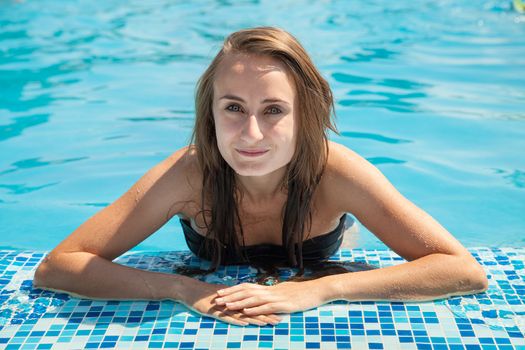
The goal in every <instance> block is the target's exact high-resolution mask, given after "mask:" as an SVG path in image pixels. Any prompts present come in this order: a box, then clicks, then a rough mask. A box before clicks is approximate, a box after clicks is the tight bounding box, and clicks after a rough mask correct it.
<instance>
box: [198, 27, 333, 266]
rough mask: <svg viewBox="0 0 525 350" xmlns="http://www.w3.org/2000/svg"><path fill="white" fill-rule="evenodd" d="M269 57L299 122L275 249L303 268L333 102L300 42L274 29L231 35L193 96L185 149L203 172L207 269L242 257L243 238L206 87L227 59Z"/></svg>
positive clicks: (232, 180)
mask: <svg viewBox="0 0 525 350" xmlns="http://www.w3.org/2000/svg"><path fill="white" fill-rule="evenodd" d="M230 54H254V55H262V56H270V57H272V58H274V59H277V60H279V61H280V62H282V63H284V65H285V67H286V68H287V71H288V72H287V73H288V74H289V75H290V76H291V77H292V78H293V81H294V83H295V88H296V101H298V102H297V106H295V107H294V109H295V111H296V113H297V114H296V115H297V117H298V118H297V119H298V129H297V130H298V133H297V143H296V146H295V153H294V155H293V157H292V160H291V161H290V163H289V164H288V166H287V172H286V175H285V176H284V178H283V184H282V188H283V190H286V191H287V201H286V205H285V206H284V208H283V212H282V220H283V221H282V222H283V225H282V242H283V246H284V248H285V250H286V251H287V257H288V261H289V264H290V265H291V266H294V267H299V268H301V269H302V268H303V257H302V242H303V237H304V232H305V228H306V227H308V228H307V230H308V231H310V229H311V223H312V216H311V204H312V196H313V194H314V191H315V189H316V187H317V185H318V183H319V181H320V178H321V175H322V173H323V170H324V166H325V164H326V159H327V157H328V138H327V131H328V129H331V130H333V131H334V132H337V130H336V128H335V124H334V123H333V118H335V109H334V100H333V96H332V91H331V90H330V87H329V85H328V82H327V81H326V80H325V79H324V78H323V77H322V76H321V74H320V73H319V71H318V70H317V69H316V67H315V66H314V64H313V62H312V60H311V59H310V57H309V56H308V54H307V53H306V51H305V49H304V48H303V47H302V46H301V44H300V43H299V41H298V40H297V39H296V38H294V37H293V36H292V35H291V34H290V33H288V32H286V31H284V30H282V29H280V28H275V27H256V28H249V29H243V30H239V31H237V32H234V33H232V34H230V35H229V36H228V37H227V38H226V39H225V40H224V43H223V46H222V48H221V49H220V51H219V52H218V53H217V55H216V56H215V58H214V59H213V60H212V62H211V63H210V65H209V67H208V68H207V69H206V71H205V72H204V73H203V75H202V76H201V77H200V79H199V81H198V83H197V86H196V91H195V119H196V120H195V126H194V129H193V134H192V138H191V143H193V144H194V145H195V149H196V152H197V157H198V162H199V166H200V168H201V171H202V175H203V178H202V193H201V206H202V207H201V212H200V214H201V215H202V216H203V221H204V225H205V228H206V230H207V238H210V239H207V240H206V241H205V242H206V244H205V247H204V249H205V254H206V255H207V256H210V257H211V258H212V259H211V260H212V269H213V270H215V269H217V267H218V265H220V264H222V263H223V260H224V256H225V254H226V253H227V251H226V249H228V250H230V254H231V253H232V252H234V253H235V254H236V255H237V256H241V253H242V250H241V246H240V243H239V241H238V239H237V230H238V231H239V233H240V236H241V237H242V244H243V245H244V233H243V230H242V224H241V219H240V216H239V210H238V205H237V204H238V203H239V196H240V195H242V194H240V192H239V190H238V188H237V186H236V183H235V174H234V170H233V169H232V168H231V167H230V166H229V165H228V164H227V163H226V161H225V160H224V159H223V157H222V156H221V154H220V152H219V148H218V146H217V138H216V135H215V123H214V118H213V111H212V106H213V92H214V91H213V82H214V79H215V75H216V72H217V68H218V67H219V65H220V63H221V62H222V61H223V59H224V57H225V56H226V55H230Z"/></svg>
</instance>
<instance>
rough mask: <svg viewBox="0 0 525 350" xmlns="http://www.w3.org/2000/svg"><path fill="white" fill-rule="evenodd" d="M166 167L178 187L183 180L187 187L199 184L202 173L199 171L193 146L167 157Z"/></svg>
mask: <svg viewBox="0 0 525 350" xmlns="http://www.w3.org/2000/svg"><path fill="white" fill-rule="evenodd" d="M168 166H169V167H170V170H171V171H172V173H173V177H174V180H175V181H177V182H178V183H179V186H180V185H183V184H182V183H180V181H181V180H183V179H185V180H186V181H187V182H188V184H189V185H196V184H200V183H201V179H202V172H201V171H200V167H199V161H198V158H197V151H196V150H195V146H193V145H189V146H185V147H183V148H181V149H179V150H177V151H175V152H173V153H172V154H171V155H170V156H169V157H168Z"/></svg>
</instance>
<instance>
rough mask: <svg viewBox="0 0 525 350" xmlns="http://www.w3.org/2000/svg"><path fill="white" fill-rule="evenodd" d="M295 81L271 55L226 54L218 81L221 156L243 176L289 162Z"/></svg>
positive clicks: (216, 104) (215, 100) (217, 126)
mask: <svg viewBox="0 0 525 350" xmlns="http://www.w3.org/2000/svg"><path fill="white" fill-rule="evenodd" d="M295 94H296V93H295V85H294V83H293V79H292V77H291V76H289V75H288V73H287V70H286V68H285V66H284V64H283V63H281V62H280V61H278V60H276V59H274V58H272V57H269V56H255V55H249V54H235V55H227V56H226V57H225V58H224V60H223V61H222V62H221V64H220V65H219V67H218V69H217V73H216V76H215V81H214V97H213V117H214V120H215V132H216V135H217V145H218V147H219V151H220V152H221V155H222V157H223V158H224V159H225V160H226V162H227V163H228V164H229V165H230V166H231V167H232V168H233V169H234V170H235V172H236V173H237V174H239V175H241V176H262V175H266V174H269V173H271V172H273V171H275V170H278V169H280V168H282V167H284V166H286V165H287V164H288V163H289V162H290V160H291V159H292V156H293V154H294V152H295V144H296V129H297V127H296V124H297V119H296V116H295V109H294V103H295Z"/></svg>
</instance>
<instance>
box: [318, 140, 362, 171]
mask: <svg viewBox="0 0 525 350" xmlns="http://www.w3.org/2000/svg"><path fill="white" fill-rule="evenodd" d="M363 161H364V162H366V160H365V159H364V158H363V157H361V156H360V155H359V154H357V153H356V152H355V151H353V150H351V149H350V148H348V147H346V146H344V145H341V144H339V143H337V142H333V141H328V157H327V161H326V168H325V172H326V173H327V174H329V175H332V176H341V175H344V173H346V172H348V171H352V170H354V169H353V168H355V167H358V166H359V165H360V164H361V165H362V164H363Z"/></svg>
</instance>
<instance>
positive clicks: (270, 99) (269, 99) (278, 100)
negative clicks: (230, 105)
mask: <svg viewBox="0 0 525 350" xmlns="http://www.w3.org/2000/svg"><path fill="white" fill-rule="evenodd" d="M222 99H227V100H235V101H239V102H246V101H244V100H243V99H242V98H241V97H239V96H235V95H229V94H227V95H224V96H222V97H221V98H219V100H222ZM269 102H281V103H284V104H287V105H289V103H288V102H286V101H285V100H282V99H280V98H277V97H271V98H265V99H264V100H262V101H261V103H269Z"/></svg>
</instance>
